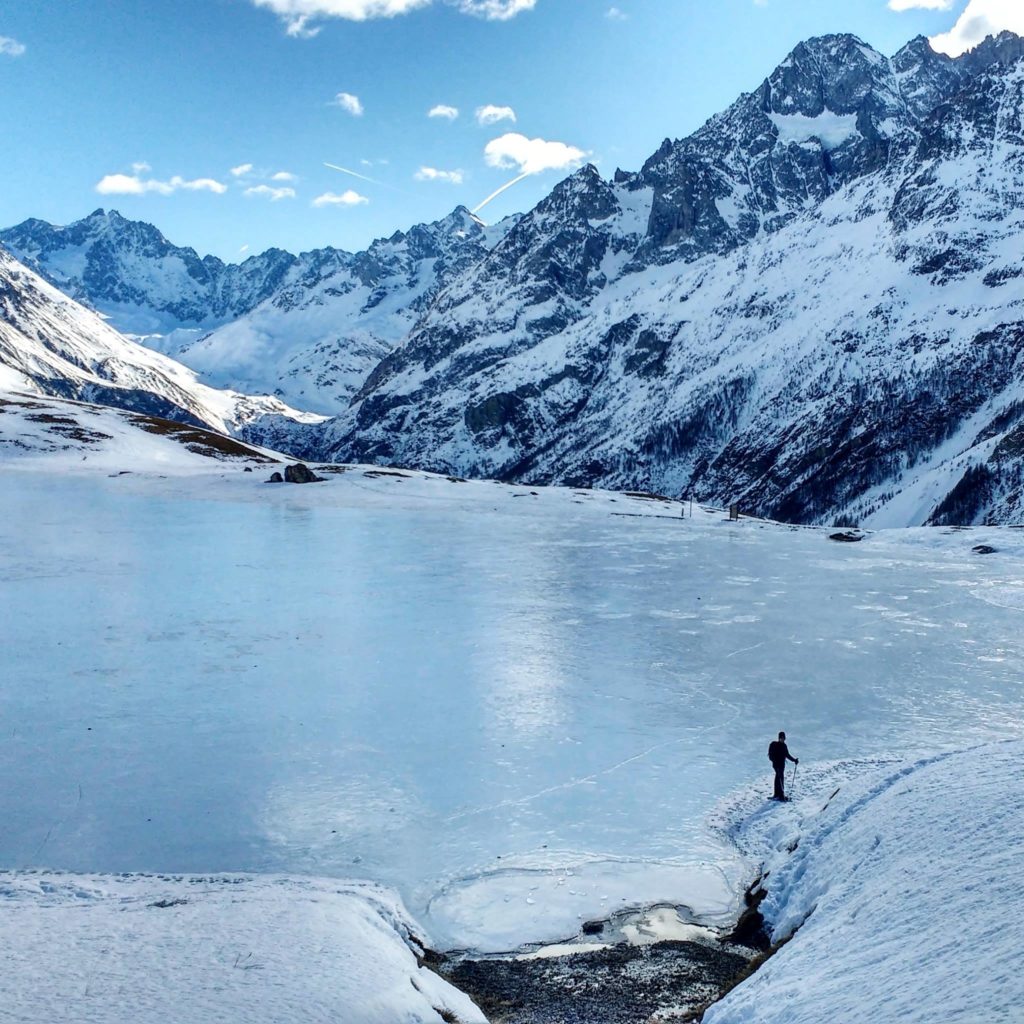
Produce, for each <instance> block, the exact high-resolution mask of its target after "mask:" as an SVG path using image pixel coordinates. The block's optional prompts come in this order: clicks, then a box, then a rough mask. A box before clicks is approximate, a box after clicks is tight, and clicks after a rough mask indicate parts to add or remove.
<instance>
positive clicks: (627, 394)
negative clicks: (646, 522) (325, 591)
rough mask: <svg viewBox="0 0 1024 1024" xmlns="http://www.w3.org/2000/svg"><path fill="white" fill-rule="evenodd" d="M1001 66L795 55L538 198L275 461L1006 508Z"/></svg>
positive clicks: (1022, 375) (1015, 319)
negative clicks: (675, 133)
mask: <svg viewBox="0 0 1024 1024" xmlns="http://www.w3.org/2000/svg"><path fill="white" fill-rule="evenodd" d="M1022 57H1024V41H1022V40H1021V39H1020V38H1019V37H1017V36H1014V35H1012V34H1010V33H1004V34H1003V35H1002V36H1000V37H998V38H994V39H989V40H987V41H986V42H985V43H983V44H982V45H981V46H980V47H978V48H977V49H976V50H974V51H973V52H971V53H969V54H966V55H965V56H963V57H961V58H959V59H956V60H954V59H951V58H949V57H946V56H944V55H941V54H937V53H935V52H934V51H932V50H931V48H930V46H929V45H928V43H927V41H926V40H924V39H917V40H914V41H912V42H911V43H909V44H908V45H907V46H906V47H904V48H903V49H902V50H901V51H900V52H899V53H898V54H896V55H895V56H894V57H892V58H888V57H885V56H883V55H882V54H880V53H878V52H877V51H875V50H873V49H872V48H870V47H869V46H867V45H866V44H865V43H863V42H862V41H860V40H859V39H856V38H854V37H853V36H848V35H839V36H826V37H823V38H819V39H813V40H809V41H807V42H805V43H801V44H800V45H799V46H798V47H797V48H796V49H795V50H794V51H793V52H792V53H791V54H790V55H789V56H788V57H787V58H786V60H785V61H783V63H782V64H781V65H780V66H779V67H778V68H776V70H775V71H774V72H773V73H772V74H771V75H770V76H769V77H768V78H767V79H766V80H765V81H764V82H763V83H762V84H761V86H760V87H759V88H758V89H757V90H755V91H754V92H752V93H749V94H745V95H743V96H741V97H740V99H739V100H737V101H736V103H734V104H733V105H732V106H731V107H730V108H729V109H728V110H726V111H724V112H723V113H722V114H720V115H718V116H716V117H714V118H712V119H711V120H710V121H709V122H708V123H707V124H705V125H704V126H703V127H702V128H700V129H699V130H698V131H697V132H695V133H694V134H693V135H691V136H690V137H688V138H686V139H682V140H678V141H666V142H665V143H664V144H663V145H662V146H661V148H660V149H659V150H658V151H657V153H655V154H654V155H653V156H652V157H651V158H650V159H649V160H648V161H647V162H646V164H645V165H644V166H643V167H642V168H641V169H640V171H638V172H636V173H625V172H621V171H620V172H617V173H616V174H615V176H614V178H613V179H612V180H611V181H607V180H605V179H603V178H602V177H601V175H600V174H599V173H598V172H597V170H596V169H594V168H593V167H585V168H583V169H582V170H580V171H579V172H577V173H576V174H574V175H573V176H572V177H570V178H568V179H567V180H566V181H564V182H562V183H561V184H560V185H559V186H557V187H556V188H555V190H554V191H553V192H552V193H551V195H550V196H549V197H548V198H547V199H545V200H544V201H543V202H541V203H540V204H539V205H538V206H537V207H536V208H535V209H534V210H533V211H531V212H530V213H529V214H528V215H527V216H525V217H523V218H522V219H521V220H520V221H518V223H516V225H515V226H514V227H513V228H512V229H511V230H510V231H509V232H508V233H507V235H506V236H505V237H504V238H503V239H502V240H501V241H500V242H498V244H497V245H496V246H495V247H494V248H493V250H492V251H490V252H489V253H488V254H487V255H486V256H485V258H483V259H482V260H481V261H480V262H477V263H474V264H473V265H471V266H469V267H468V269H466V270H464V272H462V273H460V274H457V275H455V276H454V277H453V278H452V279H451V281H450V283H449V284H448V287H447V288H444V289H443V290H442V291H441V292H440V293H439V294H438V295H437V297H436V298H435V299H434V301H433V302H432V303H431V304H430V305H429V306H428V307H427V308H426V309H425V311H424V312H423V315H422V316H421V318H420V320H419V321H418V323H417V324H416V326H415V328H414V329H413V331H412V333H411V334H410V336H409V337H408V339H407V340H406V341H405V342H404V343H403V344H402V345H401V346H400V347H399V348H396V349H394V350H393V351H392V352H391V353H390V354H389V355H387V356H386V357H385V358H384V359H383V360H382V361H381V362H380V364H379V365H378V366H377V367H376V368H375V369H374V370H373V372H372V373H371V374H370V375H369V377H368V378H367V380H366V382H365V383H364V385H363V386H362V387H361V388H360V390H359V392H358V394H357V395H356V399H355V401H354V403H353V405H352V407H351V408H350V409H349V410H347V411H346V412H344V413H343V414H342V415H340V416H339V417H338V418H337V419H335V420H333V421H331V422H329V423H328V424H326V425H325V426H324V427H323V428H314V429H313V430H311V431H308V432H307V435H306V436H305V437H304V439H303V442H302V443H303V444H304V445H305V446H307V449H308V451H309V452H310V453H314V452H315V454H316V455H317V457H321V458H326V457H332V458H341V459H349V460H363V461H381V462H384V461H387V462H393V463H398V464H402V465H406V466H410V467H419V468H425V469H435V470H441V471H445V472H452V473H458V474H461V475H481V476H491V477H497V478H500V479H508V480H513V479H514V480H522V481H533V482H538V483H540V482H564V483H571V484H579V485H583V484H600V485H602V486H610V487H625V488H631V489H650V490H658V491H663V492H666V493H672V494H680V493H688V494H693V495H695V496H696V497H698V498H700V499H705V500H710V501H716V502H720V503H724V502H732V501H738V502H739V503H741V504H742V505H743V506H744V507H745V508H746V509H748V510H749V511H751V512H757V513H760V514H765V515H770V516H775V517H778V518H782V519H788V520H794V521H817V522H820V521H832V520H835V519H843V520H857V521H861V522H864V523H873V524H876V525H878V524H886V523H892V524H901V525H902V524H906V523H921V522H926V521H932V522H951V521H972V520H977V519H983V518H986V517H990V518H995V519H997V520H1007V519H1014V518H1016V517H1019V515H1020V514H1021V508H1020V503H1021V500H1022V499H1021V493H1020V486H1021V477H1022V472H1021V465H1022V463H1021V454H1022V451H1024V366H1022V362H1021V358H1022V357H1021V351H1022V344H1024V262H1022V250H1021V246H1020V242H1019V239H1020V237H1021V235H1020V232H1021V230H1022V228H1024V134H1022V126H1021V117H1022V111H1024V61H1022Z"/></svg>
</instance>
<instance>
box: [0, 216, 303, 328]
mask: <svg viewBox="0 0 1024 1024" xmlns="http://www.w3.org/2000/svg"><path fill="white" fill-rule="evenodd" d="M0 242H2V243H3V245H4V246H5V247H6V248H7V249H8V251H9V252H11V253H13V254H14V255H15V256H16V257H17V258H18V259H19V260H20V261H21V262H23V263H24V264H25V265H26V266H28V267H30V268H31V269H33V270H35V271H36V272H37V273H38V274H40V275H41V276H42V277H44V278H46V279H47V280H48V281H50V283H51V284H54V285H56V286H57V287H58V288H60V290H61V291H63V292H64V293H65V294H67V295H70V296H71V297H72V298H73V299H75V300H77V301H78V302H81V303H83V304H84V305H86V306H89V307H90V308H92V309H94V310H97V311H99V312H101V313H103V314H104V315H106V316H108V317H109V318H110V320H111V323H112V324H113V325H114V326H115V327H116V328H117V329H118V330H120V331H122V332H124V333H127V334H139V335H150V334H155V333H165V332H167V331H169V330H174V329H175V328H187V327H210V326H213V325H216V324H221V323H225V322H227V321H229V320H233V319H236V318H237V317H239V316H242V315H243V314H244V313H247V312H249V310H251V309H253V308H254V307H255V306H257V305H258V304H259V303H260V302H262V301H263V300H264V299H265V298H267V297H268V296H270V295H272V294H273V293H274V291H275V290H276V289H277V288H278V287H279V286H280V284H281V283H282V281H283V280H284V278H285V276H286V275H287V273H288V271H289V270H290V269H291V267H292V266H293V264H294V263H295V257H294V256H292V255H291V254H290V253H286V252H283V251H282V250H280V249H269V250H267V252H264V253H261V254H260V255H259V256H252V257H250V258H249V259H247V260H246V261H245V262H244V263H241V264H237V265H236V264H229V263H224V262H223V261H221V260H219V259H217V258H216V257H215V256H205V257H203V258H200V257H199V255H198V254H197V253H196V251H195V250H194V249H190V248H181V247H179V246H176V245H172V244H171V243H170V242H168V241H167V239H166V238H164V236H163V235H162V234H161V233H160V232H159V231H158V230H157V229H156V228H155V227H153V226H152V225H151V224H145V223H142V222H141V221H131V220H127V219H126V218H125V217H122V216H121V215H120V214H119V213H118V212H117V211H116V210H110V211H109V212H108V211H106V210H96V211H95V212H94V213H92V214H90V215H89V216H88V217H85V218H84V219H83V220H79V221H75V223H73V224H69V225H67V226H66V227H62V226H58V225H54V224H49V223H47V222H46V221H42V220H36V219H31V220H27V221H25V222H24V223H22V224H19V225H17V227H13V228H8V229H6V230H5V231H2V232H0Z"/></svg>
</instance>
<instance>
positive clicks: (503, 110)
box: [476, 103, 516, 127]
mask: <svg viewBox="0 0 1024 1024" xmlns="http://www.w3.org/2000/svg"><path fill="white" fill-rule="evenodd" d="M499 121H511V122H512V123H513V124H515V123H516V112H515V111H514V110H513V109H512V108H511V107H496V106H495V105H494V104H493V103H488V104H486V106H483V107H477V108H476V123H477V124H479V125H484V126H485V127H486V126H487V125H491V124H497V123H498V122H499Z"/></svg>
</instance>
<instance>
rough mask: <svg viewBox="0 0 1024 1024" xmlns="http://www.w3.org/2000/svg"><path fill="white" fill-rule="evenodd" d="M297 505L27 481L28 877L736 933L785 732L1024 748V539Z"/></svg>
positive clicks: (9, 848)
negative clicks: (355, 890) (121, 876)
mask: <svg viewBox="0 0 1024 1024" xmlns="http://www.w3.org/2000/svg"><path fill="white" fill-rule="evenodd" d="M265 475H266V470H257V472H256V473H252V474H245V473H242V471H241V469H231V470H229V471H225V473H224V474H223V475H221V474H219V473H214V474H207V475H205V476H195V477H188V476H186V477H177V478H172V479H168V480H163V479H155V478H151V477H150V478H146V477H142V476H134V475H133V476H124V477H118V478H116V479H109V478H107V477H106V476H105V475H103V476H100V477H99V478H98V479H97V478H95V477H93V478H89V477H86V476H79V477H77V478H60V477H58V476H56V475H50V474H46V473H39V472H20V471H5V472H4V475H3V481H2V484H3V486H2V487H0V600H2V603H3V609H2V614H0V643H2V645H3V650H4V666H5V671H4V674H3V678H2V679H0V725H2V730H3V734H2V742H0V777H2V778H3V779H4V785H3V786H2V787H0V822H2V829H0V864H2V865H3V866H5V867H7V868H11V869H19V868H26V867H40V866H44V867H51V868H59V869H66V870H71V871H76V872H111V871H140V872H187V873H199V872H201V873H207V872H225V871H227V872H239V871H244V872H262V873H274V874H280V875H292V876H294V875H303V874H305V875H314V876H318V877H337V878H364V879H370V880H373V881H375V882H381V883H384V884H386V885H390V886H394V887H395V888H396V889H397V890H398V891H399V892H400V893H401V895H402V896H403V897H404V899H405V902H406V904H407V905H408V907H409V909H410V911H411V912H412V913H413V915H414V916H415V917H416V918H418V919H419V920H420V921H421V922H422V923H423V924H424V926H425V927H426V928H427V930H428V933H429V936H428V937H429V938H430V939H431V940H433V941H434V942H435V943H437V944H439V945H443V946H473V947H477V948H481V949H492V950H497V949H508V948H513V947H515V946H517V945H519V944H521V943H524V942H528V941H537V942H539V941H542V940H556V939H559V938H565V937H568V936H570V935H573V934H575V932H576V931H577V929H578V927H579V921H580V919H581V918H591V917H595V916H604V915H605V914H606V913H607V912H610V911H611V910H614V909H616V908H618V907H620V906H623V905H633V904H637V903H642V902H645V901H652V902H653V901H666V902H679V903H684V904H687V905H689V906H691V907H693V909H694V910H695V911H696V912H697V914H698V916H701V917H705V916H709V917H711V918H714V916H715V915H716V914H721V913H723V912H725V911H728V910H729V908H730V907H731V906H733V905H734V903H735V900H736V894H737V892H738V891H739V889H740V887H741V885H742V884H744V883H745V882H747V881H748V880H749V879H748V878H747V873H748V871H749V868H750V865H749V864H748V863H747V862H745V861H744V860H743V859H741V857H740V855H739V854H738V853H737V852H735V851H734V850H733V849H732V848H731V847H729V846H726V845H725V843H724V840H721V839H719V838H717V837H716V835H715V834H714V833H713V832H712V831H710V830H709V828H708V827H707V825H706V818H707V815H708V813H709V812H710V810H711V809H712V808H713V807H714V806H715V804H716V803H717V802H718V801H719V800H721V798H722V797H723V796H725V795H726V794H728V793H729V792H730V791H732V790H735V789H736V788H738V787H742V786H745V785H746V784H747V783H749V781H750V779H751V778H752V777H756V776H757V775H759V774H762V775H763V776H764V786H765V796H767V795H768V793H769V792H770V779H769V765H768V761H767V758H766V753H765V751H766V747H767V744H768V741H769V740H770V739H771V738H772V737H773V735H774V733H775V732H776V731H778V729H780V728H785V729H786V730H787V732H788V734H789V737H790V745H791V748H792V749H793V751H794V752H795V753H796V754H797V755H798V756H799V757H801V758H802V759H803V761H804V762H805V763H809V762H813V761H815V760H835V759H840V758H846V757H863V756H869V755H876V754H885V753H890V752H896V753H899V754H901V755H909V754H912V753H914V752H926V751H931V750H934V749H937V748H944V747H954V746H957V747H960V746H964V745H966V744H969V743H971V742H974V741H981V740H987V739H993V738H1004V737H1013V736H1022V735H1024V684H1022V682H1021V680H1022V677H1024V674H1022V668H1024V657H1022V653H1024V639H1022V636H1024V633H1022V629H1021V626H1022V615H1024V562H1022V559H1021V555H1022V554H1024V536H1022V533H1024V531H1014V530H972V531H963V532H957V531H945V530H932V531H924V530H922V531H893V532H892V533H880V534H874V535H871V536H869V537H868V539H866V540H865V541H864V542H863V543H860V544H842V545H841V544H835V543H831V542H829V540H828V539H827V531H825V532H822V531H817V530H795V529H789V528H786V527H780V526H773V525H764V524H759V523H756V522H753V521H744V522H741V523H738V524H737V523H729V522H727V521H726V519H725V517H724V516H722V515H712V514H703V513H701V512H700V510H699V509H698V510H696V511H697V514H698V518H697V519H694V520H682V519H680V518H678V516H679V511H680V509H679V506H678V505H665V504H662V503H656V502H650V501H642V500H634V499H628V498H625V497H622V496H619V497H618V498H615V499H614V500H613V497H612V496H609V495H596V494H586V493H584V492H580V493H576V492H573V491H569V490H552V491H547V490H538V493H537V494H536V495H534V494H533V493H531V490H530V489H529V488H525V487H523V488H506V487H501V486H499V485H495V484H486V483H449V482H448V481H447V480H444V479H443V478H423V477H419V476H409V477H398V476H390V477H389V476H384V477H372V476H370V477H368V476H366V475H364V472H363V471H362V470H352V471H350V472H348V473H345V474H342V475H340V476H338V477H335V478H332V479H331V480H330V481H329V482H327V483H324V484H319V485H316V486H308V487H304V488H300V487H292V486H288V487H284V486H282V487H269V486H267V485H265V484H263V483H262V479H263V478H264V476H265ZM613 513H630V515H629V516H628V517H627V516H625V515H615V514H613ZM647 516H665V517H666V518H663V519H653V518H646V517H647ZM983 542H984V543H990V544H992V545H993V546H994V547H996V548H998V549H1000V550H999V551H998V552H997V553H996V554H991V555H977V554H974V553H973V552H972V550H971V549H972V547H973V546H974V545H975V544H979V543H983Z"/></svg>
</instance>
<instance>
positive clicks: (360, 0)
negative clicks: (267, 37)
mask: <svg viewBox="0 0 1024 1024" xmlns="http://www.w3.org/2000/svg"><path fill="white" fill-rule="evenodd" d="M434 2H435V0H252V3H254V4H255V5H256V6H257V7H266V8H267V9H268V10H271V11H273V12H274V13H275V14H276V15H277V16H278V17H279V18H281V20H282V21H283V22H284V23H285V26H286V29H285V31H286V32H287V33H288V35H290V36H293V37H295V38H297V39H311V38H312V37H313V36H315V35H316V34H317V33H318V32H319V31H320V27H319V26H318V25H316V24H315V21H316V19H317V18H344V19H346V20H348V21H369V20H370V19H371V18H394V17H397V16H398V15H400V14H409V13H410V12H411V11H417V10H420V9H421V8H423V7H430V6H431V5H432V4H433V3H434ZM445 2H446V3H448V4H450V5H451V6H453V7H455V8H456V9H457V10H459V11H461V12H462V13H463V14H471V15H473V16H474V17H477V18H484V19H486V20H487V21H508V20H509V19H510V18H514V17H515V16H516V15H517V14H522V13H523V12H524V11H532V10H533V9H534V7H536V6H537V0H445Z"/></svg>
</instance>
